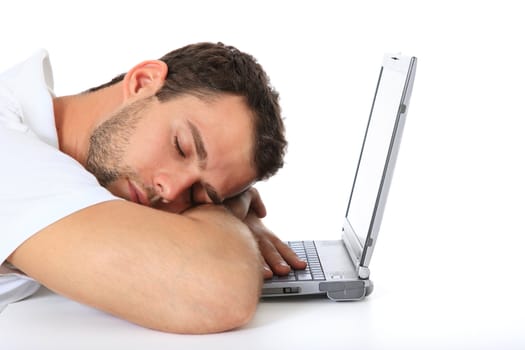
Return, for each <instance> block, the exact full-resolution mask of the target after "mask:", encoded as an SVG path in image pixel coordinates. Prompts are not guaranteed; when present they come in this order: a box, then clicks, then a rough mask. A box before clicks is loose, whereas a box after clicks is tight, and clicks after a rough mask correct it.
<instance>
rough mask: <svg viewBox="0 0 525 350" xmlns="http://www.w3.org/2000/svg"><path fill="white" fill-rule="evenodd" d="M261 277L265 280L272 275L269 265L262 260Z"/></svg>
mask: <svg viewBox="0 0 525 350" xmlns="http://www.w3.org/2000/svg"><path fill="white" fill-rule="evenodd" d="M263 277H264V279H265V280H267V279H270V278H272V277H273V272H272V269H271V268H270V266H268V264H267V263H266V261H264V262H263Z"/></svg>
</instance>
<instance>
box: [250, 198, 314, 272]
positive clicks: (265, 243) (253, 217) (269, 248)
mask: <svg viewBox="0 0 525 350" xmlns="http://www.w3.org/2000/svg"><path fill="white" fill-rule="evenodd" d="M259 199H260V198H259ZM244 223H245V224H246V225H247V226H248V227H249V228H250V230H251V231H252V234H253V235H254V237H255V239H256V240H257V243H258V244H259V250H260V251H261V255H262V256H263V258H264V262H263V264H264V265H263V268H264V278H265V279H268V278H271V277H272V276H273V274H274V273H275V274H277V275H287V274H288V273H289V272H290V267H292V268H294V269H297V270H303V269H305V268H306V262H305V261H303V260H301V259H299V257H297V255H296V254H295V253H294V251H293V250H292V249H291V248H290V247H289V246H288V245H287V244H286V243H284V242H283V241H281V240H280V239H279V238H278V237H277V236H276V235H275V234H274V233H273V232H271V231H270V230H269V229H268V228H267V227H266V226H265V225H264V224H263V223H262V221H261V219H260V218H259V217H258V215H257V214H256V213H255V212H253V211H250V212H249V213H248V215H247V216H246V218H245V220H244Z"/></svg>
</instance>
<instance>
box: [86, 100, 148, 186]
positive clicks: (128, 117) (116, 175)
mask: <svg viewBox="0 0 525 350" xmlns="http://www.w3.org/2000/svg"><path fill="white" fill-rule="evenodd" d="M148 103H149V99H145V100H139V101H135V102H133V103H131V104H130V105H128V106H125V107H123V108H122V109H121V110H119V111H117V112H116V113H115V114H114V115H112V116H111V117H110V118H108V119H107V120H106V121H104V122H103V123H102V124H100V125H99V126H97V128H96V129H95V130H94V131H93V133H92V134H91V137H90V139H89V149H88V154H87V159H86V169H87V170H88V171H89V172H90V173H92V174H93V175H94V176H95V177H96V178H97V180H98V182H99V183H100V185H101V186H103V187H106V188H108V186H110V185H111V184H112V183H113V182H115V181H116V180H118V179H122V178H131V179H138V176H137V174H136V173H135V172H134V171H133V169H132V168H131V167H130V166H128V165H126V164H124V163H123V162H124V156H125V153H126V150H127V148H128V146H129V144H130V139H131V136H132V135H133V133H134V132H135V130H136V129H137V124H138V123H139V121H140V120H141V119H142V117H143V115H144V110H145V109H146V108H147V105H148Z"/></svg>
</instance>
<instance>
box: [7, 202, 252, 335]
mask: <svg viewBox="0 0 525 350" xmlns="http://www.w3.org/2000/svg"><path fill="white" fill-rule="evenodd" d="M8 260H9V261H10V262H11V263H12V264H14V265H15V266H17V267H18V268H19V269H21V270H22V271H24V272H25V273H26V274H28V275H29V276H31V277H33V278H35V279H36V280H38V281H40V282H41V283H42V284H43V285H45V286H47V287H48V288H50V289H52V290H54V291H56V292H58V293H60V294H63V295H65V296H68V297H70V298H72V299H74V300H77V301H79V302H81V303H84V304H88V305H91V306H94V307H96V308H99V309H101V310H104V311H106V312H109V313H111V314H114V315H116V316H118V317H121V318H124V319H126V320H129V321H131V322H134V323H137V324H140V325H142V326H145V327H149V328H154V329H159V330H163V331H169V332H179V333H206V332H218V331H224V330H228V329H232V328H236V327H239V326H241V325H243V324H245V323H246V322H248V321H249V320H250V319H251V317H252V316H253V314H254V312H255V309H256V307H257V303H258V298H259V292H260V288H261V283H262V271H261V266H262V262H261V258H260V254H259V251H258V248H257V244H256V242H255V240H254V238H253V236H252V234H251V233H250V231H249V229H248V228H247V227H246V226H245V225H244V224H242V223H241V222H240V221H239V220H237V219H236V218H234V217H233V216H232V215H231V214H230V213H229V212H228V211H227V210H226V209H224V208H222V207H217V206H211V205H205V206H200V207H197V208H194V209H191V210H188V211H187V212H185V215H175V214H172V213H165V212H162V211H159V210H154V209H150V208H147V207H143V206H139V205H135V204H133V203H129V202H125V201H110V202H105V203H101V204H98V205H95V206H92V207H89V208H86V209H83V210H81V211H79V212H77V213H75V214H72V215H70V216H68V217H66V218H63V219H62V220H60V221H58V222H56V223H54V224H52V225H50V226H48V227H47V228H45V229H44V230H42V231H40V232H38V233H37V234H35V235H34V236H32V237H31V238H30V239H28V240H27V241H26V242H25V243H23V244H22V245H21V246H20V247H19V248H18V249H17V250H16V251H15V252H14V253H13V254H12V255H11V256H10V258H9V259H8Z"/></svg>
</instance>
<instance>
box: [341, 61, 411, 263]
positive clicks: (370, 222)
mask: <svg viewBox="0 0 525 350" xmlns="http://www.w3.org/2000/svg"><path fill="white" fill-rule="evenodd" d="M412 68H414V71H415V58H411V57H404V56H392V55H385V58H384V61H383V66H382V68H381V72H380V75H379V81H378V84H377V87H376V92H375V96H374V100H373V104H372V109H371V112H370V116H369V120H368V125H367V128H366V133H365V137H364V141H363V145H362V149H361V154H360V157H359V162H358V165H357V170H356V174H355V178H354V183H353V186H352V192H351V195H350V200H349V203H348V207H347V212H346V219H347V220H348V222H349V224H350V225H351V227H352V229H353V231H354V232H355V234H356V235H357V238H358V240H359V243H360V245H361V247H362V249H363V253H364V254H366V252H365V251H366V248H367V247H368V246H372V248H373V243H375V242H372V241H367V239H368V240H370V237H372V238H374V239H375V234H377V231H378V230H379V225H380V221H381V216H382V211H383V207H384V202H385V201H386V195H387V192H388V186H389V180H390V176H391V173H392V171H393V165H394V163H395V156H396V154H397V147H396V139H399V138H400V137H401V134H400V133H401V130H402V127H403V125H402V124H401V125H400V118H401V117H404V116H405V113H406V109H407V106H408V99H409V97H410V90H411V87H412V86H411V85H412V79H413V74H411V73H413V72H412ZM402 121H403V122H404V118H403V120H402ZM397 142H399V141H397ZM389 162H390V165H389ZM390 168H391V169H390ZM374 231H375V232H374Z"/></svg>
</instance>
